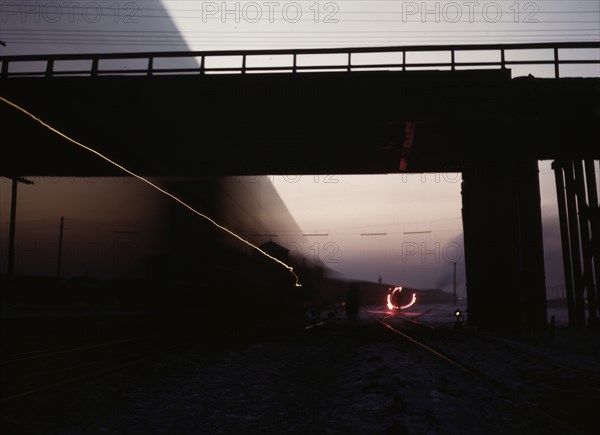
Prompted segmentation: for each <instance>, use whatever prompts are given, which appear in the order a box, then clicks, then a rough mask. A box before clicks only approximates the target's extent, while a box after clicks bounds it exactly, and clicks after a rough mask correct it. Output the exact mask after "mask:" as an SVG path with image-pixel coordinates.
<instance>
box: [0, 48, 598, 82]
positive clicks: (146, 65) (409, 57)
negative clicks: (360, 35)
mask: <svg viewBox="0 0 600 435" xmlns="http://www.w3.org/2000/svg"><path fill="white" fill-rule="evenodd" d="M540 57H541V58H540ZM273 58H276V59H277V60H278V62H275V63H273V62H272V60H273ZM311 58H312V59H314V58H319V59H321V60H320V61H314V60H313V61H312V62H311V61H310V59H311ZM333 59H337V60H333ZM223 60H228V61H229V64H225V65H223V62H221V65H219V61H223ZM213 61H214V62H213ZM232 61H233V63H232ZM261 61H262V62H261ZM0 62H1V67H0V78H8V77H18V76H30V77H31V76H34V77H35V76H37V77H58V76H88V77H96V76H106V75H147V76H152V75H165V74H246V73H273V72H280V73H285V72H287V73H300V72H340V71H346V72H352V71H367V70H394V71H412V70H427V69H443V70H463V69H508V68H515V67H518V68H521V67H525V66H527V67H529V68H533V69H535V67H540V66H545V67H547V68H552V73H551V76H553V77H554V78H559V77H561V66H566V65H577V66H579V67H582V66H585V65H587V66H588V68H589V66H592V69H593V71H594V73H593V74H592V75H595V76H600V42H556V43H523V44H471V45H428V46H420V45H419V46H398V47H350V48H326V49H325V48H316V49H297V50H292V49H276V50H244V51H241V50H231V51H184V52H182V51H166V52H138V53H100V54H99V53H92V54H57V55H19V56H0ZM117 62H120V65H119V67H117V68H115V67H114V64H115V63H117ZM103 63H107V64H110V63H112V64H113V66H112V67H111V66H109V67H106V68H105V67H103V65H102V64H103ZM159 63H160V64H162V65H166V66H160V65H159ZM213 63H214V64H215V65H212V64H213ZM82 64H84V65H85V66H84V67H82V66H81V65H82ZM131 65H133V66H134V67H131ZM140 65H141V66H140ZM594 65H595V66H594ZM580 75H581V74H580ZM584 75H586V74H584ZM588 75H589V74H588Z"/></svg>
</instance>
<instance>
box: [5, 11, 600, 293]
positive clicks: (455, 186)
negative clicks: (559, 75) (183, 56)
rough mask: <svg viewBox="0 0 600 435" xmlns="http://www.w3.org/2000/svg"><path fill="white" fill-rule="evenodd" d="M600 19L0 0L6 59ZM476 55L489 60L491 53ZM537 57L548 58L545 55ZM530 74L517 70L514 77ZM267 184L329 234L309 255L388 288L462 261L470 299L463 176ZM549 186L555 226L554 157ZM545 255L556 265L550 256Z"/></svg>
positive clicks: (574, 27)
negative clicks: (464, 247)
mask: <svg viewBox="0 0 600 435" xmlns="http://www.w3.org/2000/svg"><path fill="white" fill-rule="evenodd" d="M599 23H600V2H599V1H598V0H583V1H553V0H544V1H515V0H509V1H494V2H491V1H490V2H488V1H478V2H477V1H473V2H471V1H465V2H462V1H458V2H452V1H427V2H421V1H418V2H411V1H360V0H344V1H315V0H311V1H293V2H291V1H290V2H288V1H276V2H269V1H265V2H262V1H256V2H248V1H240V2H234V1H228V2H220V1H218V2H212V1H192V0H187V1H184V0H170V1H163V2H160V1H156V0H138V1H117V2H115V1H114V0H109V1H86V0H82V1H78V2H67V1H64V2H63V1H61V0H58V1H45V0H37V1H29V0H21V1H19V0H17V1H5V0H2V1H0V40H1V41H2V43H3V46H0V53H2V54H37V53H64V52H72V53H73V52H111V51H156V50H165V51H166V50H215V49H257V48H286V47H287V48H304V47H306V48H309V47H346V46H392V45H426V44H462V43H510V42H548V41H597V40H599V39H600V24H599ZM527 55H528V56H531V53H528V54H527ZM585 55H586V56H587V55H589V56H598V53H597V51H596V52H595V53H594V52H592V53H590V52H587V53H586V54H585ZM479 56H480V57H479V58H480V59H481V56H483V54H481V55H479ZM515 56H517V55H515ZM535 56H537V57H538V58H541V59H545V58H548V56H549V52H548V51H545V52H539V53H536V54H535ZM465 60H467V59H465ZM532 71H533V72H534V74H535V75H536V76H544V75H547V74H550V73H551V67H550V68H545V67H544V68H537V69H533V70H532ZM582 71H583V73H584V74H586V75H600V72H599V71H598V67H597V66H594V67H587V68H585V69H582V68H579V69H571V70H568V69H565V70H564V72H565V73H569V72H571V73H573V74H577V75H579V74H580V73H581V72H582ZM527 72H528V71H526V70H524V69H515V70H514V71H513V75H521V74H526V73H527ZM561 72H562V71H561ZM270 180H271V181H272V182H273V183H274V185H275V188H276V189H277V191H278V192H279V193H280V195H281V197H282V199H283V200H284V201H285V203H286V204H287V206H288V208H289V209H290V211H291V212H292V214H293V216H294V218H295V219H296V221H297V222H298V224H299V225H300V227H301V229H302V231H303V232H305V233H309V234H317V233H318V234H321V235H318V236H309V243H310V246H311V248H310V250H311V252H309V253H307V254H308V255H316V256H318V257H319V258H320V259H322V260H324V261H326V262H328V264H329V266H330V267H332V268H334V269H336V270H339V271H341V272H344V273H347V274H350V275H351V276H354V277H356V278H363V279H371V280H375V279H377V277H378V276H379V275H381V276H382V277H383V279H384V281H388V282H393V283H399V284H405V285H412V286H416V287H434V286H442V287H445V288H446V289H448V285H449V283H448V273H449V272H450V271H451V263H452V262H453V261H456V262H457V263H459V284H460V287H461V289H460V290H459V291H463V293H464V281H463V279H462V277H463V276H464V257H463V255H462V254H463V253H462V251H461V249H462V228H461V225H462V224H461V220H460V216H461V213H460V208H461V203H460V177H459V176H458V175H457V174H441V175H440V174H438V175H437V176H436V175H434V174H427V175H423V176H421V175H410V176H402V175H382V176H368V177H367V176H342V175H336V176H331V177H325V176H320V177H317V178H315V177H309V176H305V177H300V178H297V177H293V176H290V177H287V178H282V177H272V178H271V179H270ZM541 182H542V199H543V212H544V218H545V222H546V221H547V222H555V219H554V218H555V215H556V206H555V202H554V201H555V199H554V196H555V194H554V192H553V189H554V186H553V178H552V173H551V171H550V169H549V163H548V162H545V163H542V165H541ZM6 188H7V184H6V183H3V184H2V192H3V196H4V201H3V202H2V204H3V207H5V206H6V204H7V203H6V192H7V190H6ZM5 210H6V209H4V210H3V211H2V212H3V213H2V215H3V217H2V219H3V220H4V221H5V220H6V215H7V213H6V211H5ZM554 229H555V226H551V224H548V225H547V227H546V228H545V232H546V233H547V234H548V237H551V239H549V240H546V242H545V243H546V245H547V246H553V245H554V244H555V241H556V236H557V233H556V232H555V230H554ZM361 234H362V235H361ZM414 246H417V247H419V249H421V250H425V253H424V254H423V252H419V253H416V254H414V255H411V256H406V255H405V254H406V249H409V248H410V249H413V248H414ZM411 252H412V251H411ZM421 255H424V257H423V256H421ZM547 260H548V261H549V263H551V264H554V263H553V262H556V258H554V257H553V258H552V259H547ZM555 270H556V268H555V267H552V268H549V267H548V266H547V275H549V276H548V283H549V284H550V285H557V284H560V283H561V281H562V276H560V273H558V274H557V273H556V272H555Z"/></svg>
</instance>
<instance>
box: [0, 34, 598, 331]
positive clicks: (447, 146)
mask: <svg viewBox="0 0 600 435" xmlns="http://www.w3.org/2000/svg"><path fill="white" fill-rule="evenodd" d="M532 49H536V50H546V51H549V52H550V53H551V56H550V58H548V59H545V60H537V59H534V60H527V59H526V60H523V59H517V60H515V59H514V58H511V56H509V54H510V53H514V52H519V51H522V50H532ZM598 49H600V43H556V44H510V45H468V46H428V47H423V46H417V47H383V48H382V47H379V48H348V49H331V50H325V49H314V50H295V51H293V50H262V51H247V52H189V53H188V52H185V53H177V52H163V53H120V54H114V53H112V54H89V55H57V56H12V57H8V56H5V57H1V58H0V62H2V66H1V75H0V77H1V78H0V95H2V96H3V97H5V98H7V99H9V100H11V101H13V102H14V103H16V104H19V105H21V106H22V107H24V108H26V109H27V110H29V111H30V112H31V113H33V114H34V115H36V116H38V117H39V118H40V119H42V120H43V121H45V122H47V123H48V124H49V125H51V126H53V127H55V128H57V129H58V130H60V131H62V132H64V133H65V134H67V135H69V136H70V137H72V138H74V139H76V140H78V141H80V142H82V143H84V144H86V145H88V146H90V147H92V148H94V149H96V150H98V151H100V152H101V153H103V154H105V155H107V156H109V157H110V158H112V159H114V160H115V161H117V162H119V163H121V164H123V165H124V166H126V167H128V168H130V169H131V170H133V171H134V172H137V173H139V174H143V175H149V176H185V175H217V176H218V175H242V174H252V175H258V174H380V173H398V172H411V173H422V172H462V173H463V225H464V237H465V255H466V270H467V294H468V303H469V322H470V323H472V324H474V325H481V326H488V327H500V326H503V325H504V324H505V323H506V322H507V321H509V319H507V313H506V310H507V308H509V309H510V310H511V314H510V315H508V316H509V317H510V321H511V322H514V324H516V325H518V326H520V327H521V326H522V327H534V328H536V327H543V326H545V324H546V305H545V277H544V260H543V258H544V257H543V246H542V226H541V211H540V198H539V182H538V177H537V161H538V160H541V159H553V160H555V161H556V163H555V166H556V169H557V171H556V174H557V188H558V190H557V191H558V193H559V208H560V210H559V212H560V216H561V227H562V235H563V240H562V241H563V254H564V258H565V276H566V280H567V281H570V284H569V282H567V296H568V301H569V311H570V315H571V321H572V323H574V324H577V323H579V324H581V323H585V321H586V320H585V317H586V314H585V310H586V308H587V310H588V317H589V318H590V319H591V320H594V319H596V318H597V317H598V306H597V301H598V300H599V299H600V294H598V289H597V284H596V281H597V279H598V277H599V276H600V269H599V261H600V258H599V257H600V254H598V240H600V233H599V229H598V226H599V223H598V221H599V217H598V204H597V202H598V200H597V192H595V185H596V181H595V178H594V170H593V169H594V160H596V159H599V158H600V147H599V146H598V145H597V143H598V139H599V138H600V122H599V117H600V108H599V107H600V104H599V100H600V81H599V79H598V78H597V77H591V78H584V77H561V68H564V67H565V66H570V65H590V64H592V65H596V66H598V65H600V63H599V62H598V59H597V58H596V59H589V58H586V59H577V58H573V56H565V57H563V54H564V53H566V52H568V51H571V50H572V51H574V52H577V50H598ZM481 52H493V53H496V55H497V59H495V60H487V59H489V57H485V59H486V60H485V61H473V60H471V61H461V60H460V56H461V54H462V53H481ZM413 53H444V55H445V56H447V60H443V61H439V60H438V61H435V62H431V61H428V62H411V61H410V59H411V54H413ZM367 55H370V56H372V58H373V59H381V58H385V59H389V58H393V57H394V56H393V55H397V56H398V59H400V60H399V61H396V62H391V61H389V60H388V61H385V62H384V61H381V60H375V61H371V62H368V61H364V59H365V58H366V56H367ZM311 56H312V58H315V57H316V58H320V59H321V63H318V62H317V63H310V62H307V61H303V59H306V58H310V57H311ZM217 58H229V59H231V58H235V59H238V60H239V64H237V65H234V66H216V67H213V66H211V62H210V61H212V60H214V59H217ZM259 58H260V59H263V60H265V59H269V60H272V59H278V61H279V63H275V64H273V63H269V61H265V62H264V63H263V64H260V63H257V62H256V59H259ZM182 59H183V61H182ZM332 59H333V60H332ZM340 59H342V60H341V61H340ZM360 59H362V60H360ZM511 59H512V60H511ZM159 60H161V62H160V63H161V64H162V65H167V66H163V67H158V66H157V65H158V64H159V62H158V61H159ZM165 60H166V62H165ZM170 60H171V61H172V62H169V61H170ZM111 62H112V63H111ZM115 62H116V63H119V62H121V66H120V67H114V66H112V67H104V65H115ZM32 65H33V66H32ZM59 65H60V66H59ZM65 65H66V67H65ZM73 65H75V66H73ZM82 65H83V66H82ZM139 65H142V66H141V67H140V66H139ZM523 65H535V66H541V65H546V66H549V67H550V68H551V70H552V71H553V76H552V77H550V78H536V77H534V76H531V75H527V76H522V77H513V74H512V70H511V69H512V68H517V67H521V66H523ZM0 118H1V119H2V121H3V122H2V124H3V129H2V130H3V131H2V137H3V139H2V142H3V143H4V144H5V145H4V147H3V148H4V150H5V152H4V153H3V157H2V159H1V160H0V173H2V174H6V175H15V176H16V175H39V176H43V175H48V176H109V175H115V174H119V175H120V173H119V171H118V170H116V169H115V168H114V167H112V166H110V165H108V164H106V162H103V161H101V160H100V159H98V158H97V157H96V156H93V155H92V154H90V153H89V152H87V151H85V150H83V149H80V148H77V147H76V146H75V145H73V144H72V143H69V142H67V141H66V140H64V139H63V138H61V137H59V136H57V135H56V134H55V133H53V132H51V131H49V130H48V129H46V128H45V127H43V126H41V125H40V124H38V123H35V122H34V121H33V120H32V119H31V118H28V117H26V116H24V115H23V114H22V113H20V112H18V111H17V110H15V109H14V108H11V107H9V106H8V105H6V104H2V105H0ZM590 168H591V169H590ZM563 183H566V187H567V188H566V189H565V188H564V187H565V184H563ZM561 196H562V199H563V201H562V202H561ZM561 204H562V205H561ZM582 216H583V218H582ZM492 228H493V229H494V230H493V231H492V230H491V229H492ZM594 237H595V238H594ZM499 248H500V250H501V251H502V252H504V255H501V256H499V255H498V254H497V252H498V251H499ZM580 254H581V255H580ZM569 276H570V278H569ZM594 276H595V277H596V278H595V279H594ZM569 286H570V287H569ZM585 299H587V301H588V303H587V305H586V303H585Z"/></svg>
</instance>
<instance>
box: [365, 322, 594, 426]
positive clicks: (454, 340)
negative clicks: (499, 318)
mask: <svg viewBox="0 0 600 435" xmlns="http://www.w3.org/2000/svg"><path fill="white" fill-rule="evenodd" d="M370 315H371V316H372V317H374V318H375V319H376V320H377V321H378V322H379V323H380V324H381V325H382V326H383V327H385V328H387V329H388V330H390V331H392V332H393V333H394V334H396V335H398V336H401V337H402V338H403V339H404V340H407V341H409V342H410V343H412V344H413V345H415V346H417V347H419V348H420V349H422V350H423V351H425V352H427V353H428V354H431V355H434V356H435V357H436V358H437V359H438V360H440V361H443V362H444V363H445V364H447V365H451V366H453V367H454V368H455V369H457V370H460V371H461V372H463V373H467V374H468V375H469V376H470V377H471V378H472V379H474V380H476V381H477V382H481V383H484V384H487V385H489V387H490V388H493V389H494V390H495V391H497V392H498V393H499V394H500V395H501V397H502V398H503V400H506V401H508V402H512V403H513V404H514V405H516V406H518V407H521V408H523V409H527V410H528V411H529V412H531V413H532V414H535V415H537V416H538V417H540V418H541V419H543V420H545V421H546V422H547V423H549V424H551V425H552V426H554V427H557V428H559V429H560V432H561V433H565V434H582V433H584V434H585V433H591V432H589V429H588V428H590V427H593V426H592V424H593V423H595V420H594V419H595V413H594V411H593V409H592V407H593V405H592V403H595V402H594V401H593V400H591V398H593V397H596V398H597V397H600V382H599V381H598V379H597V378H598V377H597V373H598V371H595V370H594V367H593V364H592V367H590V366H589V364H577V365H576V366H574V365H572V364H568V363H565V362H563V361H560V360H558V359H557V356H556V355H552V354H549V353H546V354H545V353H544V350H543V349H536V348H535V347H532V346H524V345H523V344H522V343H518V342H512V341H510V340H506V339H502V338H499V337H494V336H490V335H486V334H484V333H482V332H475V331H471V330H470V329H469V328H461V329H454V328H452V327H448V328H437V327H435V326H432V325H428V324H426V323H423V322H420V321H415V320H413V319H410V318H407V317H404V316H401V315H396V314H391V315H385V316H383V317H382V316H381V315H379V316H373V314H370ZM474 349H476V351H474ZM566 359H568V358H566Z"/></svg>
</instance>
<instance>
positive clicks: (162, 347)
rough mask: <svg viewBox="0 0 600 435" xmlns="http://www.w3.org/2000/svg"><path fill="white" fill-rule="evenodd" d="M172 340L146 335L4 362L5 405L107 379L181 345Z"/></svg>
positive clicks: (0, 382)
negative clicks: (72, 386) (73, 385)
mask: <svg viewBox="0 0 600 435" xmlns="http://www.w3.org/2000/svg"><path fill="white" fill-rule="evenodd" d="M181 344H182V343H181V342H173V341H172V340H169V339H168V337H163V336H144V337H131V338H125V339H119V340H113V341H109V342H104V343H95V344H90V345H85V346H77V347H73V348H62V349H55V350H50V351H31V352H26V353H19V354H14V355H11V356H10V357H7V358H5V359H4V360H2V373H1V377H0V385H1V387H2V402H3V404H4V405H10V404H12V403H15V402H18V401H21V400H26V399H29V398H33V397H36V396H39V395H40V394H43V393H46V392H50V391H53V390H56V389H60V388H63V387H66V386H69V385H71V384H75V383H78V382H81V381H85V380H88V379H91V378H94V377H98V376H103V375H106V374H109V373H113V372H116V371H119V370H123V369H125V368H128V367H131V366H132V365H134V364H138V363H140V362H143V361H146V360H147V359H148V358H151V357H153V356H156V355H160V354H164V352H166V351H168V350H172V349H175V348H177V347H178V346H180V345H181Z"/></svg>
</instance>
